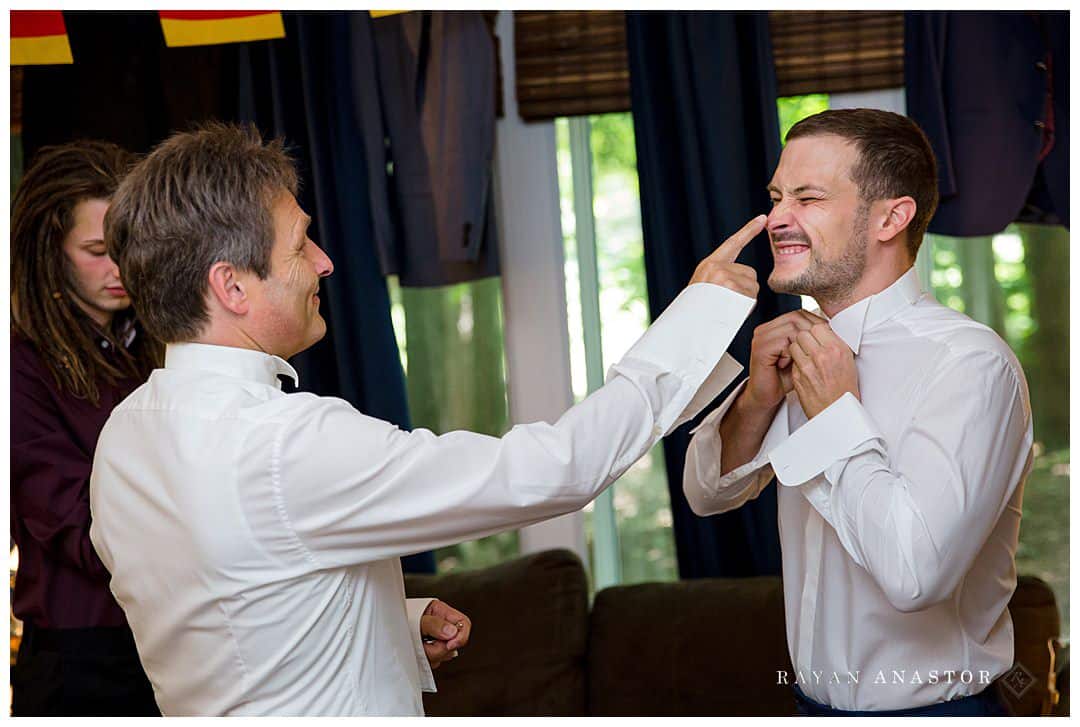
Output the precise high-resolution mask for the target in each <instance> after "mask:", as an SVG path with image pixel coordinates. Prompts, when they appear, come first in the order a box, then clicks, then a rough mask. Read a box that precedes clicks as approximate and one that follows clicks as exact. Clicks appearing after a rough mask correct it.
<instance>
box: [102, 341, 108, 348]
mask: <svg viewBox="0 0 1080 727" xmlns="http://www.w3.org/2000/svg"><path fill="white" fill-rule="evenodd" d="M101 347H102V348H108V347H109V342H108V341H102V342H101Z"/></svg>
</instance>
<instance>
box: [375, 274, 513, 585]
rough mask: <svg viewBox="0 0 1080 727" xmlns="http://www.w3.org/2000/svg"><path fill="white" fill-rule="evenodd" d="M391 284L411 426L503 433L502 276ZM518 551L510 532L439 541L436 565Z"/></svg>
mask: <svg viewBox="0 0 1080 727" xmlns="http://www.w3.org/2000/svg"><path fill="white" fill-rule="evenodd" d="M388 285H389V289H390V299H391V316H392V318H393V322H394V333H395V335H396V337H397V343H398V350H399V352H400V354H401V360H402V365H403V366H404V367H405V375H406V385H407V388H408V394H409V415H410V417H411V419H412V424H413V427H415V428H421V427H422V428H424V429H430V430H431V431H433V432H435V433H436V434H444V433H446V432H450V431H455V430H468V431H473V432H480V433H483V434H490V435H492V436H496V437H499V436H502V435H503V434H504V433H505V432H506V430H507V429H509V426H510V425H509V422H510V416H509V409H508V404H507V399H506V366H505V363H504V360H505V359H504V343H503V320H502V289H501V287H500V285H501V280H500V279H499V278H485V279H483V280H477V281H474V282H469V283H460V284H458V285H448V286H442V287H437V288H401V287H400V286H399V285H398V282H397V278H396V277H392V278H390V279H389V280H388ZM447 517H453V514H452V513H448V515H447ZM517 554H518V535H517V532H516V531H511V532H506V533H499V534H498V535H492V536H490V537H487V538H482V539H480V540H473V541H470V542H466V543H460V544H458V545H452V546H449V547H446V548H441V549H439V550H437V551H436V552H435V561H436V566H437V568H438V571H439V572H440V573H447V572H451V571H456V570H462V569H472V568H483V567H486V566H489V565H495V564H496V563H501V562H503V561H505V560H509V559H510V558H513V557H515V556H517Z"/></svg>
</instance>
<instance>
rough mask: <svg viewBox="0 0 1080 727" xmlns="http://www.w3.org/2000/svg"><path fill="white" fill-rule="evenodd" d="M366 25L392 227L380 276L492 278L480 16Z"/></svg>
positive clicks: (417, 281) (491, 98)
mask: <svg viewBox="0 0 1080 727" xmlns="http://www.w3.org/2000/svg"><path fill="white" fill-rule="evenodd" d="M372 27H373V34H374V41H375V56H376V74H377V77H378V95H379V106H380V108H381V109H382V118H383V124H384V128H385V134H386V136H385V140H386V153H385V155H384V160H385V164H386V172H387V175H388V184H389V186H390V190H391V192H390V195H391V197H392V200H393V204H394V205H396V214H395V215H394V218H395V224H396V225H397V230H396V233H395V246H394V249H393V250H390V251H387V254H386V255H385V256H384V272H386V273H387V274H391V273H395V272H396V273H397V274H398V275H399V276H400V280H401V284H402V285H406V286H433V285H447V284H451V283H458V282H462V281H465V280H473V279H476V278H482V277H487V276H491V275H497V274H498V272H499V270H498V251H497V245H496V231H495V224H494V198H493V194H492V169H493V157H494V150H495V96H496V94H495V82H496V68H495V42H494V38H493V36H492V34H491V31H490V29H489V27H488V24H487V23H486V22H485V19H484V16H483V14H482V13H479V12H439V11H436V12H431V11H422V12H409V13H402V14H397V15H391V16H387V17H382V18H377V19H375V20H374V21H373V24H372ZM373 173H375V172H374V171H373Z"/></svg>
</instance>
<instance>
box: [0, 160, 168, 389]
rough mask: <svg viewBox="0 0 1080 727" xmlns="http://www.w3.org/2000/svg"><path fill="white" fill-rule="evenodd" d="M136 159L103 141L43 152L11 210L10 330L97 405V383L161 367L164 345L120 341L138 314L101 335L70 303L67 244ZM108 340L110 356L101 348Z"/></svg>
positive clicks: (62, 381) (123, 316)
mask: <svg viewBox="0 0 1080 727" xmlns="http://www.w3.org/2000/svg"><path fill="white" fill-rule="evenodd" d="M134 161H135V156H134V155H133V154H131V153H130V152H128V151H125V150H124V149H121V148H120V147H118V146H116V145H115V144H110V143H108V142H104V141H78V142H73V143H70V144H63V145H59V146H47V147H43V148H42V149H41V150H40V151H39V152H38V153H37V155H35V157H34V161H33V164H31V166H30V168H29V169H27V171H26V173H25V174H24V175H23V178H22V182H21V183H20V184H19V188H18V190H17V191H16V193H15V198H14V200H13V202H12V210H11V328H12V333H13V334H15V335H18V336H20V337H22V338H24V339H26V340H27V341H29V342H30V343H31V344H33V346H34V347H35V348H36V349H37V351H38V354H39V355H40V356H41V358H42V360H43V361H44V363H45V365H46V367H47V368H48V369H49V371H50V373H51V374H52V376H53V378H54V379H55V381H56V385H57V386H58V387H59V388H60V389H61V390H64V391H67V392H68V393H70V394H72V395H73V396H75V397H77V398H80V399H88V400H89V401H90V402H91V403H93V404H94V405H95V406H96V405H97V404H98V403H99V402H100V392H99V384H101V383H107V384H110V385H112V384H115V383H117V382H118V381H120V380H122V379H126V378H131V377H138V378H145V377H146V376H148V375H149V374H150V371H151V370H153V369H154V368H155V367H157V366H159V365H160V364H161V361H162V358H163V347H162V345H161V344H160V343H159V342H157V341H155V340H153V339H151V338H150V337H149V336H147V335H145V334H143V332H142V331H141V330H140V331H139V333H140V334H141V335H137V336H136V339H135V341H134V342H133V343H132V345H131V347H130V349H129V348H128V347H126V346H125V345H124V341H123V340H122V338H123V337H124V335H125V333H126V332H127V331H129V330H130V327H131V326H132V325H137V321H136V320H135V313H134V311H133V309H131V308H128V309H127V310H124V311H119V312H117V313H116V315H114V316H113V319H112V323H111V325H110V326H109V328H108V330H102V329H101V328H100V327H99V326H98V325H97V323H95V322H94V321H93V320H92V319H91V318H90V317H89V316H87V315H86V314H85V313H84V312H83V311H82V310H81V309H80V308H79V307H78V304H77V303H76V302H75V300H74V299H73V295H72V292H71V287H72V286H71V282H70V281H71V279H72V278H71V276H72V271H71V269H70V263H69V261H68V258H67V255H66V254H65V253H64V247H63V246H64V239H65V238H66V237H67V235H68V234H69V233H70V232H71V230H72V228H73V227H74V224H75V219H74V212H75V207H76V206H77V205H78V204H79V203H80V202H83V201H86V200H94V199H102V200H109V199H110V198H111V197H112V195H113V193H114V192H115V191H116V188H117V186H118V185H119V183H120V180H121V179H123V176H124V174H125V173H126V172H127V170H128V169H129V168H130V167H131V165H132V164H133V163H134ZM99 336H104V337H105V338H106V339H107V340H108V341H109V343H110V344H111V349H112V352H113V354H115V355H110V356H106V355H105V354H104V352H103V351H102V349H101V348H100V347H99V346H98V345H97V337H99Z"/></svg>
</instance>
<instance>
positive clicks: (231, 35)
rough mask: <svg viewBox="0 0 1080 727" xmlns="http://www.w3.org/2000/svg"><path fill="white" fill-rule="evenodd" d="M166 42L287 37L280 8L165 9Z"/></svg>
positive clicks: (183, 43)
mask: <svg viewBox="0 0 1080 727" xmlns="http://www.w3.org/2000/svg"><path fill="white" fill-rule="evenodd" d="M158 15H159V16H160V17H161V30H162V32H163V33H164V34H165V45H167V46H169V47H170V48H177V47H182V46H190V45H217V44H220V43H240V42H244V41H250V40H270V39H272V38H284V37H285V25H284V24H283V23H282V21H281V13H280V12H279V11H277V10H269V11H268V10H162V11H160V12H159V13H158Z"/></svg>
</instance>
